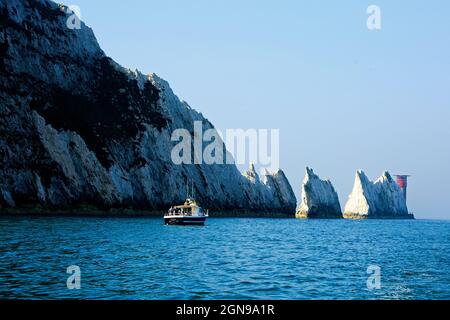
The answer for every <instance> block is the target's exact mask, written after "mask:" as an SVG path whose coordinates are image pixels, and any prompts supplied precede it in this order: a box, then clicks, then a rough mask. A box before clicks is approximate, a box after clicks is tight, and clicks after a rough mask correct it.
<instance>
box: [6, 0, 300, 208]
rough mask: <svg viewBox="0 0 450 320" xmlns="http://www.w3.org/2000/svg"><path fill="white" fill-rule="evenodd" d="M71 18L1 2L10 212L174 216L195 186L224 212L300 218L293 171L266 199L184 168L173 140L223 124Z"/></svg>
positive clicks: (227, 173) (55, 10)
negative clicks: (189, 184)
mask: <svg viewBox="0 0 450 320" xmlns="http://www.w3.org/2000/svg"><path fill="white" fill-rule="evenodd" d="M67 18H68V15H67V13H66V8H65V7H63V6H60V5H58V4H56V3H53V2H50V1H47V0H33V1H32V0H28V1H25V0H7V1H5V0H0V23H1V29H0V75H1V76H0V206H1V209H0V210H2V211H7V210H9V209H11V208H16V209H17V208H18V209H20V208H29V207H33V208H34V209H36V208H38V209H39V208H40V209H42V210H64V209H70V208H74V207H77V206H89V207H95V208H99V209H111V208H131V209H144V210H165V209H166V208H167V207H168V206H170V205H171V204H172V203H174V202H179V201H182V200H183V197H184V196H185V193H186V191H185V190H186V187H185V184H186V181H187V179H191V180H193V181H194V183H195V189H196V190H195V191H196V195H197V198H198V200H199V201H200V202H201V203H202V204H203V205H204V206H205V207H208V208H210V209H213V210H224V211H254V212H256V211H257V212H264V213H275V212H280V213H292V214H293V213H294V211H295V206H296V199H295V196H294V193H293V192H292V188H291V187H290V185H289V182H288V181H287V179H286V178H285V176H284V174H283V173H282V172H279V173H277V174H268V175H267V176H266V177H265V179H264V181H270V185H269V184H262V185H261V186H258V187H257V188H255V185H254V184H252V183H251V181H249V180H248V179H247V178H246V177H244V176H243V175H242V174H241V173H240V172H239V171H238V170H237V168H236V167H235V166H234V165H219V164H214V165H205V164H201V165H175V164H174V163H173V162H172V161H171V158H170V153H171V149H172V147H173V146H174V142H172V141H171V140H170V138H171V134H172V132H173V130H175V129H178V128H186V129H188V130H189V131H190V132H193V122H194V121H202V122H203V127H204V129H207V128H213V126H212V124H211V123H210V122H209V121H208V120H206V119H205V118H203V116H202V115H201V114H200V113H198V112H196V111H195V110H193V109H191V108H190V107H189V106H188V105H187V104H186V103H185V102H183V101H181V100H180V99H178V97H177V96H175V95H174V93H173V92H172V90H171V89H170V87H169V85H168V83H167V82H165V81H164V80H162V79H160V78H159V77H157V76H156V75H154V74H150V75H148V76H144V75H143V74H140V73H139V72H137V71H136V72H132V71H130V70H127V69H125V68H122V67H121V66H119V65H118V64H116V63H115V62H114V61H112V60H111V59H110V58H108V57H107V56H106V55H105V54H104V52H103V51H102V50H101V49H100V47H99V45H98V43H97V41H96V39H95V36H94V34H93V32H92V30H91V29H89V28H88V27H87V26H85V25H84V24H82V26H81V29H79V30H78V29H69V28H68V27H67V25H66V22H67ZM274 186H275V187H274Z"/></svg>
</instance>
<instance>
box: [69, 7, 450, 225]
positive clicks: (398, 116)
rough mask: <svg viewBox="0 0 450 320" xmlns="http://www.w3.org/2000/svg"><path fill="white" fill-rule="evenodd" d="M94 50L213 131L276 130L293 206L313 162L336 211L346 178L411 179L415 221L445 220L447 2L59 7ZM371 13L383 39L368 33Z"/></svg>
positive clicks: (449, 110) (449, 159)
mask: <svg viewBox="0 0 450 320" xmlns="http://www.w3.org/2000/svg"><path fill="white" fill-rule="evenodd" d="M64 4H66V5H72V4H73V5H77V6H79V8H80V10H81V18H82V20H83V21H85V23H86V24H87V25H89V26H90V27H92V28H93V30H94V32H95V35H96V37H97V40H98V41H99V43H100V45H101V47H102V49H103V50H104V51H105V53H106V54H107V55H108V56H110V57H112V58H113V59H114V60H116V61H117V62H118V63H120V64H122V65H123V66H125V67H128V68H131V69H135V68H137V69H139V70H140V71H142V72H143V73H150V72H155V73H156V74H158V75H159V76H160V77H162V78H164V79H166V80H167V81H169V83H170V85H171V87H172V89H173V90H174V92H175V93H176V94H177V95H178V96H179V97H180V98H182V99H183V100H186V101H187V102H188V103H189V104H190V105H191V106H192V107H193V108H195V109H196V110H198V111H200V112H202V113H203V115H204V116H205V117H206V118H208V119H209V120H210V121H211V122H212V123H213V124H214V125H215V126H216V127H217V128H218V129H221V130H225V129H227V128H243V129H248V128H256V129H258V128H261V129H279V130H280V167H281V168H282V169H283V170H284V172H285V173H286V175H287V177H288V179H289V180H290V182H291V184H292V187H293V189H294V190H295V192H296V195H297V198H298V199H300V186H301V182H302V180H303V177H304V175H305V167H306V166H310V167H312V168H313V169H314V170H315V172H316V173H317V174H319V176H320V177H321V178H326V179H330V180H331V181H332V182H333V184H334V186H335V189H336V190H337V192H338V193H339V197H340V201H341V206H342V207H344V205H345V203H346V201H347V199H348V195H349V194H350V192H351V190H352V187H353V183H354V178H355V172H356V170H358V169H363V170H364V171H365V172H366V174H367V175H368V176H369V178H371V179H373V180H375V179H376V178H378V177H379V176H380V175H381V173H382V172H383V171H384V170H389V171H390V172H391V173H393V174H410V175H412V177H411V178H410V182H409V190H408V193H409V194H408V206H409V210H410V211H411V212H413V213H414V214H415V215H416V217H418V218H432V219H450V192H449V187H448V185H447V184H448V183H450V169H449V164H450V146H449V145H450V86H449V85H450V41H449V38H450V19H449V15H450V2H449V1H446V0H442V1H437V0H432V1H414V0H409V1H384V0H383V1H381V0H373V1H362V0H347V1H332V0H329V1H325V0H315V1H312V0H310V1H298V0H297V1H294V0H293V1H264V0H258V1H256V0H246V1H242V0H239V1H238V0H227V1H220V0H217V1H211V0H193V1H174V0H164V1H154V0H142V1H139V0H130V1H114V2H112V3H111V1H104V0H96V1H88V0H73V2H69V1H64ZM369 5H377V6H378V7H379V8H380V9H381V30H369V29H368V28H367V26H366V21H367V18H368V17H369V15H368V14H367V12H366V10H367V8H368V6H369Z"/></svg>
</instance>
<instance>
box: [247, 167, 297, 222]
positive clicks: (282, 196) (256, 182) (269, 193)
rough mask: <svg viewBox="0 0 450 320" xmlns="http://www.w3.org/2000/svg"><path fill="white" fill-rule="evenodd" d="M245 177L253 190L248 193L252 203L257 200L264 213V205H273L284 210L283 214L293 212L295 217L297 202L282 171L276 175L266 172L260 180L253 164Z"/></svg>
mask: <svg viewBox="0 0 450 320" xmlns="http://www.w3.org/2000/svg"><path fill="white" fill-rule="evenodd" d="M244 177H245V178H246V179H247V181H248V182H249V183H250V184H251V188H249V192H248V193H247V198H248V201H249V202H250V203H253V202H254V200H255V199H257V200H258V202H259V205H260V206H261V209H262V210H263V211H264V209H263V207H264V206H263V204H265V203H272V205H273V206H275V207H278V208H282V210H281V212H292V216H294V212H295V205H296V201H297V200H296V197H295V193H294V191H293V190H292V187H291V185H290V183H289V181H288V180H287V178H286V176H285V174H284V172H283V171H282V170H278V171H277V172H275V173H270V172H268V171H267V170H265V174H264V175H263V177H262V178H260V177H259V175H258V174H257V173H256V170H255V166H254V165H253V164H251V165H250V168H249V170H248V171H247V172H246V173H245V174H244ZM254 205H258V204H257V203H255V204H252V206H254Z"/></svg>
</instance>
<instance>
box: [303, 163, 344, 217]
mask: <svg viewBox="0 0 450 320" xmlns="http://www.w3.org/2000/svg"><path fill="white" fill-rule="evenodd" d="M295 216H296V217H297V218H301V219H304V218H319V219H333V218H342V211H341V205H340V203H339V198H338V194H337V193H336V191H335V190H334V187H333V184H332V183H331V181H329V180H321V179H320V178H319V177H318V176H317V175H316V174H315V173H314V171H313V170H312V169H310V168H306V175H305V179H304V180H303V184H302V202H301V204H300V206H299V208H298V210H297V212H296V215H295Z"/></svg>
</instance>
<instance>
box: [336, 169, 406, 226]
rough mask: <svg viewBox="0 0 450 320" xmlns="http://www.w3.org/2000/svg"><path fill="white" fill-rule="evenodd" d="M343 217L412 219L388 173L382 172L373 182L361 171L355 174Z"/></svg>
mask: <svg viewBox="0 0 450 320" xmlns="http://www.w3.org/2000/svg"><path fill="white" fill-rule="evenodd" d="M344 217H345V218H350V219H368V218H389V219H396V218H397V219H413V218H414V216H413V215H412V214H409V212H408V208H407V206H406V199H405V197H404V195H403V192H402V190H401V189H400V187H399V186H398V184H397V183H396V182H395V181H394V179H392V177H391V175H390V174H389V172H387V171H386V172H384V173H383V174H382V176H381V177H380V178H379V179H377V180H376V181H375V182H372V181H370V180H369V178H367V176H366V175H365V173H364V172H363V171H361V170H360V171H358V172H356V177H355V184H354V186H353V191H352V193H351V194H350V196H349V199H348V202H347V204H346V205H345V210H344Z"/></svg>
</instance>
